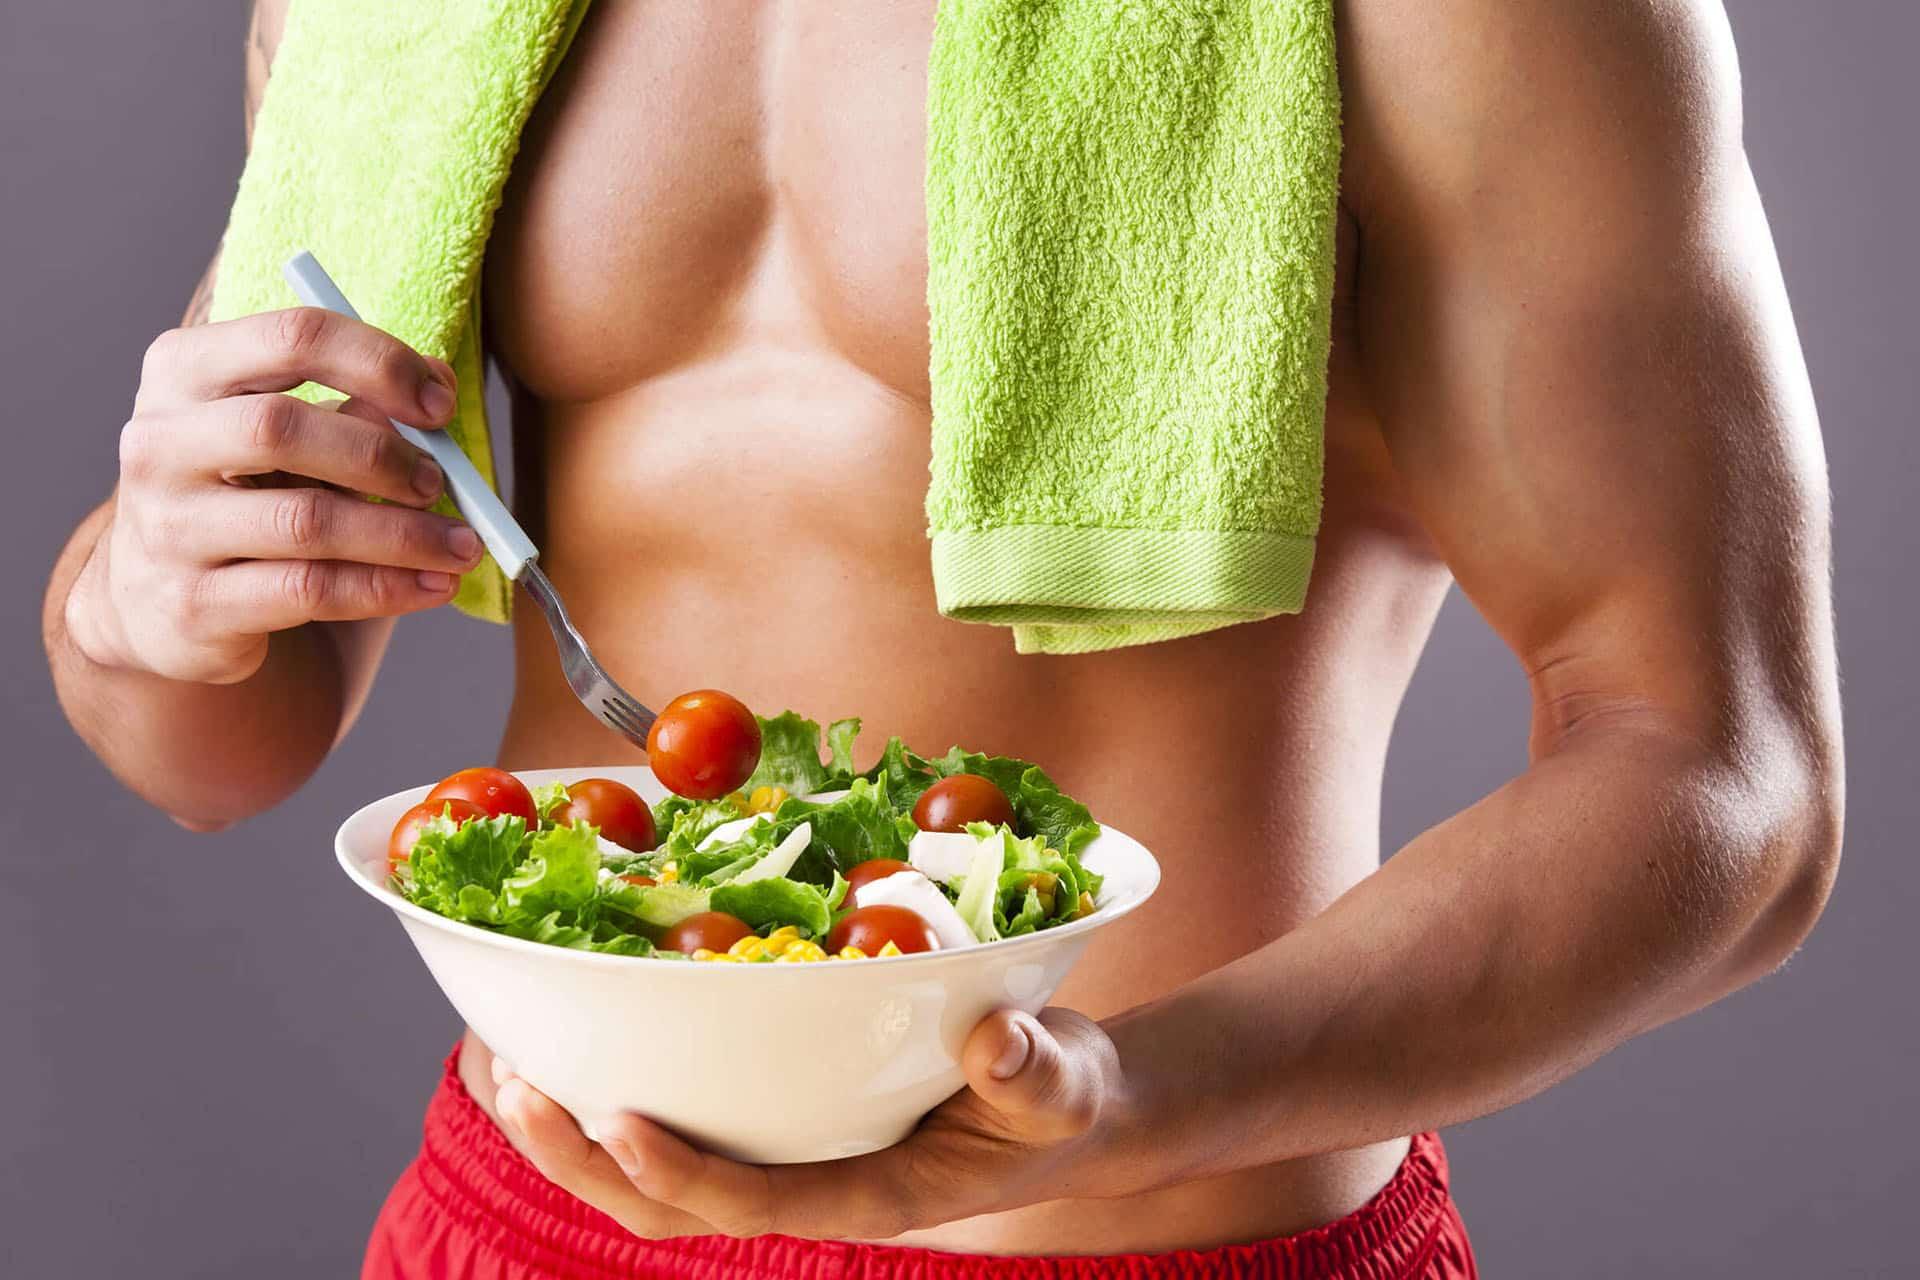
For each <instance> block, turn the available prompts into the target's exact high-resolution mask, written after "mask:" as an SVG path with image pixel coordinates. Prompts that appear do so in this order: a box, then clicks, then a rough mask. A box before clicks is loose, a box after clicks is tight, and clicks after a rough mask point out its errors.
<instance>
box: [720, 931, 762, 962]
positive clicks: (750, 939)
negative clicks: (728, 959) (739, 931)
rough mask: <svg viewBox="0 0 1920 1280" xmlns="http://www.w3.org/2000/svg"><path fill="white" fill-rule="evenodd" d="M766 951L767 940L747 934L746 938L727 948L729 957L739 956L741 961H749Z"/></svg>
mask: <svg viewBox="0 0 1920 1280" xmlns="http://www.w3.org/2000/svg"><path fill="white" fill-rule="evenodd" d="M766 949H767V940H766V939H765V938H760V937H755V936H754V935H753V934H748V935H747V936H746V937H744V938H742V939H740V941H738V942H736V943H734V944H733V945H732V946H730V947H728V948H727V954H728V955H730V956H739V957H740V958H741V959H743V960H751V959H753V958H754V957H755V956H758V955H760V954H761V953H762V952H764V951H765V950H766Z"/></svg>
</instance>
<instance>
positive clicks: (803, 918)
mask: <svg viewBox="0 0 1920 1280" xmlns="http://www.w3.org/2000/svg"><path fill="white" fill-rule="evenodd" d="M711 901H712V903H713V905H712V908H711V909H712V910H714V911H724V912H726V913H727V914H728V915H732V916H738V917H740V919H742V920H744V921H746V922H747V923H748V924H749V925H752V926H753V927H754V928H755V929H757V930H758V929H768V928H777V927H778V926H780V925H783V924H790V925H795V926H797V927H799V928H800V929H802V930H804V931H805V932H806V933H807V936H809V937H819V936H821V935H822V934H825V933H826V932H827V930H828V929H829V928H830V927H831V926H832V923H833V911H832V908H830V907H829V906H828V905H827V895H826V894H824V893H822V892H821V891H820V890H819V889H818V888H817V887H816V886H814V885H810V884H802V883H800V882H799V881H798V880H787V879H784V878H782V877H779V876H773V877H769V878H767V879H765V880H755V881H752V882H751V883H748V884H723V885H721V886H720V887H719V888H717V889H715V890H714V891H713V894H712V898H711Z"/></svg>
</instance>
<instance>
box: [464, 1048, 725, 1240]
mask: <svg viewBox="0 0 1920 1280" xmlns="http://www.w3.org/2000/svg"><path fill="white" fill-rule="evenodd" d="M494 1108H495V1110H497V1111H498V1112H499V1113H500V1122H501V1125H502V1127H503V1128H504V1129H505V1130H506V1131H507V1136H508V1137H509V1138H512V1139H513V1140H514V1145H515V1146H516V1147H518V1148H519V1149H520V1151H521V1152H522V1153H523V1154H525V1156H526V1157H527V1159H528V1160H530V1161H532V1162H533V1167H534V1168H536V1169H538V1170H539V1171H540V1173H541V1176H542V1177H544V1178H546V1180H547V1181H549V1182H551V1183H553V1184H554V1185H555V1186H557V1187H560V1188H561V1189H562V1190H564V1191H566V1192H568V1193H569V1194H571V1195H573V1196H575V1197H577V1198H578V1199H581V1200H584V1201H586V1202H587V1203H588V1204H590V1205H592V1206H593V1207H594V1208H596V1209H599V1210H600V1211H601V1212H602V1213H605V1214H608V1215H609V1216H611V1217H613V1218H614V1219H615V1220H616V1221H618V1222H619V1223H620V1225H621V1226H623V1227H625V1228H626V1229H627V1230H629V1231H631V1232H633V1233H634V1234H635V1235H640V1236H645V1237H647V1238H649V1239H656V1240H657V1239H664V1238H666V1237H669V1236H687V1235H711V1234H712V1233H713V1228H712V1227H711V1226H709V1225H708V1224H707V1223H705V1222H702V1221H700V1220H699V1219H697V1218H694V1217H692V1216H691V1215H689V1214H686V1213H683V1212H681V1211H680V1210H678V1209H674V1208H671V1207H669V1206H667V1205H662V1204H656V1203H654V1202H653V1201H651V1200H649V1199H647V1197H646V1196H644V1195H643V1194H641V1192H640V1191H639V1189H638V1188H636V1187H635V1186H634V1185H633V1184H632V1183H631V1182H630V1181H629V1180H628V1179H627V1176H626V1174H624V1173H622V1172H621V1171H620V1167H619V1166H618V1165H617V1164H615V1163H614V1161H613V1158H612V1157H611V1156H609V1155H608V1154H607V1153H606V1151H604V1150H602V1149H601V1148H600V1147H599V1146H598V1145H597V1144H595V1143H594V1142H592V1141H591V1140H589V1139H588V1138H587V1136H586V1134H584V1133H582V1132H581V1131H580V1126H579V1125H578V1124H576V1123H575V1122H574V1119H573V1117H572V1116H570V1115H568V1114H567V1112H566V1110H565V1109H564V1108H562V1107H561V1106H560V1105H559V1104H558V1103H556V1102H554V1101H553V1099H551V1098H549V1097H547V1096H546V1095H545V1094H543V1093H541V1092H540V1091H539V1090H538V1089H535V1088H534V1087H533V1086H532V1085H530V1084H528V1083H527V1082H526V1081H524V1080H522V1079H520V1078H519V1077H517V1076H514V1075H512V1074H511V1072H507V1073H506V1074H505V1078H504V1079H503V1080H502V1081H501V1083H500V1088H499V1091H498V1092H497V1093H496V1094H495V1095H494Z"/></svg>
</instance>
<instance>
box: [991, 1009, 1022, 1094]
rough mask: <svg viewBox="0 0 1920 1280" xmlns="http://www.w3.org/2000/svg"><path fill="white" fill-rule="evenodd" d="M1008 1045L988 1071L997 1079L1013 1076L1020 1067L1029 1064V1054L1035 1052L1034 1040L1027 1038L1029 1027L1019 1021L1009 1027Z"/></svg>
mask: <svg viewBox="0 0 1920 1280" xmlns="http://www.w3.org/2000/svg"><path fill="white" fill-rule="evenodd" d="M1008 1031H1009V1032H1010V1034H1009V1035H1008V1036H1007V1047H1006V1048H1004V1049H1002V1050H1001V1051H1000V1056H999V1057H997V1058H995V1059H994V1060H993V1065H992V1066H991V1067H988V1068H987V1073H988V1074H989V1075H991V1076H992V1077H993V1078H994V1079H995V1080H1006V1079H1009V1078H1011V1077H1012V1076H1013V1075H1014V1074H1015V1073H1016V1072H1018V1071H1019V1070H1020V1068H1022V1067H1024V1066H1026V1065H1027V1055H1028V1054H1029V1053H1031V1052H1033V1042H1032V1041H1031V1040H1029V1039H1028V1038H1027V1029H1026V1028H1025V1027H1023V1026H1021V1025H1020V1024H1019V1023H1017V1022H1016V1023H1014V1024H1013V1025H1012V1026H1011V1027H1009V1028H1008Z"/></svg>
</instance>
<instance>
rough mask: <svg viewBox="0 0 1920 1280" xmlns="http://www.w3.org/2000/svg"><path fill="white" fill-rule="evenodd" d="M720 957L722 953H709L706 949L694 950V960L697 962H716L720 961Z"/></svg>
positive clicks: (698, 948) (697, 948)
mask: <svg viewBox="0 0 1920 1280" xmlns="http://www.w3.org/2000/svg"><path fill="white" fill-rule="evenodd" d="M719 955H720V953H719V952H718V951H709V950H707V949H706V948H705V947H695V948H694V949H693V958H694V959H695V960H714V959H718V958H719Z"/></svg>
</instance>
